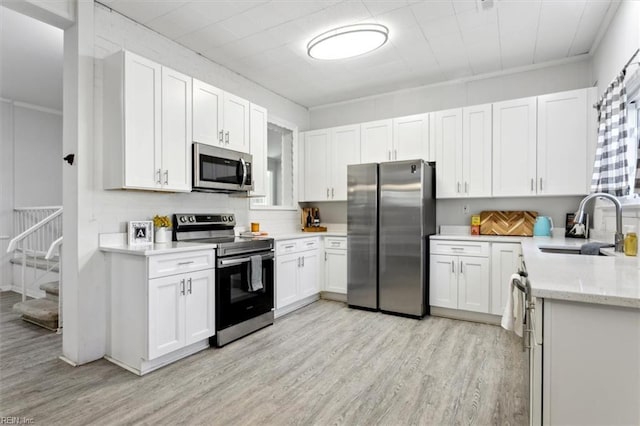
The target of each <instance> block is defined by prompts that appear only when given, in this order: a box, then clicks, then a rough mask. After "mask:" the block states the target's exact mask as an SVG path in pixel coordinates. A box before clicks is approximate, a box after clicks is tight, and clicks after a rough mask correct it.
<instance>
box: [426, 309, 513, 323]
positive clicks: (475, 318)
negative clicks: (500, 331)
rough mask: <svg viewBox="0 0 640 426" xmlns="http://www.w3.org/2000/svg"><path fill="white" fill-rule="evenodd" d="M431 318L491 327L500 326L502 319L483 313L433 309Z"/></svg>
mask: <svg viewBox="0 0 640 426" xmlns="http://www.w3.org/2000/svg"><path fill="white" fill-rule="evenodd" d="M431 316H434V317H444V318H451V319H457V320H463V321H471V322H480V323H484V324H490V325H500V321H501V320H502V318H501V317H500V316H498V315H493V314H484V313H481V312H470V311H461V310H459V309H449V308H440V307H438V306H432V307H431Z"/></svg>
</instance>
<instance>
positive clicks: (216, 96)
mask: <svg viewBox="0 0 640 426" xmlns="http://www.w3.org/2000/svg"><path fill="white" fill-rule="evenodd" d="M223 93H224V92H223V91H222V90H221V89H218V88H217V87H213V86H212V85H210V84H207V83H204V82H202V81H200V80H196V79H194V80H193V140H194V142H199V143H204V144H207V145H216V146H219V145H223V135H222V133H220V132H221V131H222V109H223V106H222V96H223Z"/></svg>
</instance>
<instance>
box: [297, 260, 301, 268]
mask: <svg viewBox="0 0 640 426" xmlns="http://www.w3.org/2000/svg"><path fill="white" fill-rule="evenodd" d="M300 266H301V263H300V258H298V268H299V267H300Z"/></svg>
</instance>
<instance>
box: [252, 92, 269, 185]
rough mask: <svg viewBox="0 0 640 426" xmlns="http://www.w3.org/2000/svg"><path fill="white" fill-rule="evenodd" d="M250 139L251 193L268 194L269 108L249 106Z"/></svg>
mask: <svg viewBox="0 0 640 426" xmlns="http://www.w3.org/2000/svg"><path fill="white" fill-rule="evenodd" d="M249 140H250V141H251V157H252V161H253V163H252V164H251V167H252V169H251V172H252V174H253V191H251V195H253V196H261V197H264V196H266V195H267V143H268V141H267V109H266V108H263V107H261V106H258V105H255V104H251V106H250V108H249Z"/></svg>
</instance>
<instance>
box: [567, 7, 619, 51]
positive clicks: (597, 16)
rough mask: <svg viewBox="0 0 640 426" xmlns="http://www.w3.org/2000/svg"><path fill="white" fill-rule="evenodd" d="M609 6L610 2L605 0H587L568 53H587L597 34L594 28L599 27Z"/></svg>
mask: <svg viewBox="0 0 640 426" xmlns="http://www.w3.org/2000/svg"><path fill="white" fill-rule="evenodd" d="M610 6H611V2H610V1H605V0H601V1H590V2H587V5H586V7H585V10H584V13H583V15H582V19H581V20H580V23H579V24H578V31H577V32H576V35H575V38H574V40H573V44H572V45H571V49H570V50H569V54H570V55H581V54H583V53H589V51H590V50H591V47H592V46H593V42H594V41H595V39H596V35H597V31H594V29H596V28H597V29H599V28H600V26H601V25H602V23H603V21H604V19H605V17H606V15H607V11H608V10H609V7H610Z"/></svg>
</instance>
